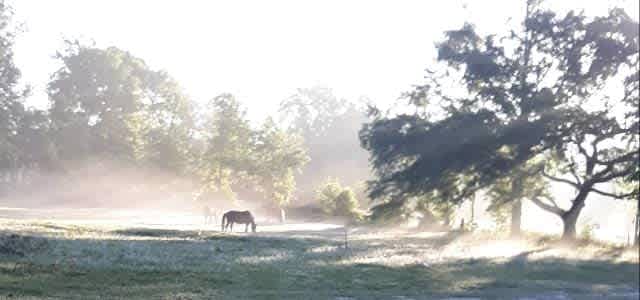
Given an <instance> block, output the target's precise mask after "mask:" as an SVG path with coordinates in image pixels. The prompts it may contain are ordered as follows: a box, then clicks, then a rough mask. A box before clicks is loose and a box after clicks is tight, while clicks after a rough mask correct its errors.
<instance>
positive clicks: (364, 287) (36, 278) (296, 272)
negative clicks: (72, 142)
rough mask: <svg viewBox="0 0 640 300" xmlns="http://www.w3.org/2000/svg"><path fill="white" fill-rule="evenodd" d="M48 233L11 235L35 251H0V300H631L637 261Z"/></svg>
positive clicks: (279, 240) (438, 242) (450, 247)
mask: <svg viewBox="0 0 640 300" xmlns="http://www.w3.org/2000/svg"><path fill="white" fill-rule="evenodd" d="M23 225H24V224H23ZM48 226H49V227H43V226H41V225H40V224H27V226H22V227H20V229H19V230H18V229H15V228H14V229H13V230H12V232H18V233H21V234H25V233H29V234H35V235H38V236H40V237H44V238H46V241H47V242H46V246H45V248H44V249H39V250H37V251H36V250H34V252H32V253H29V254H28V255H27V256H25V257H19V256H15V255H14V256H10V255H3V254H2V253H0V298H1V297H2V296H9V295H12V296H32V297H42V298H47V297H53V298H64V299H69V298H75V299H88V298H92V299H95V298H100V297H101V298H104V299H113V298H126V299H148V298H154V299H243V298H257V299H335V298H337V297H353V298H356V299H390V298H393V297H397V296H405V297H410V298H413V299H430V298H434V297H435V298H444V297H446V296H450V295H454V296H458V297H460V296H469V297H471V296H477V297H485V298H507V299H509V298H513V297H516V296H531V295H534V296H535V295H544V294H545V293H549V292H560V293H565V294H567V295H571V296H573V297H576V298H585V297H594V299H596V298H600V296H603V295H604V296H607V295H608V296H613V295H614V294H615V293H618V294H620V295H622V294H623V293H627V295H629V293H636V294H633V295H635V296H633V295H632V296H630V297H631V299H634V298H637V291H638V279H639V278H638V277H639V275H638V260H637V257H635V258H634V257H633V255H632V256H631V257H632V259H626V258H625V259H621V258H620V257H623V256H624V255H622V254H621V253H622V252H621V251H627V250H624V249H618V250H619V251H618V252H615V253H614V252H612V249H613V250H615V249H614V248H611V249H609V248H608V249H599V248H598V249H595V250H594V249H588V248H582V249H579V250H578V251H575V249H571V251H572V253H573V252H576V253H577V254H576V255H573V256H569V255H565V254H558V253H560V252H558V253H556V254H553V253H552V254H548V255H542V253H547V252H548V251H551V250H554V249H551V250H547V249H548V248H544V249H539V248H536V249H538V250H533V251H532V250H531V249H524V250H527V251H524V250H521V249H514V250H513V254H510V255H497V256H493V257H491V256H488V257H485V256H476V255H473V253H475V252H474V251H473V250H474V249H479V248H474V247H480V246H482V245H484V244H482V243H481V240H480V239H476V238H475V237H469V236H462V235H460V234H458V233H448V234H444V235H432V236H430V235H424V236H416V235H411V234H401V233H393V234H385V233H368V232H363V233H361V234H353V235H352V236H351V237H350V248H349V250H348V251H345V249H343V242H342V240H341V238H340V234H339V233H340V232H339V231H331V230H328V231H320V232H296V233H258V234H220V233H217V232H205V233H203V234H198V232H195V231H180V230H169V229H150V228H130V229H127V228H119V229H112V230H105V229H96V228H90V227H79V226H55V225H51V224H49V225H48ZM25 228H26V229H25ZM9 230H11V228H9ZM60 231H62V233H61V232H60ZM27 240H28V239H27ZM500 242H501V241H495V240H494V241H489V242H488V243H491V244H499V243H500ZM485 244H487V242H485ZM532 244H534V245H535V243H532ZM505 247H506V246H505ZM532 247H534V246H532ZM583 247H587V246H583ZM465 249H467V250H469V249H470V250H469V251H470V252H469V251H467V250H465ZM465 251H467V252H469V253H471V255H470V254H465V253H467V252H465ZM554 251H555V250H554ZM586 252H590V253H591V254H592V255H590V256H586V255H582V253H586ZM562 253H564V252H562ZM602 253H607V254H606V256H605V255H604V254H602ZM626 257H629V256H628V255H627V256H626ZM623 298H624V297H623ZM618 299H622V298H618Z"/></svg>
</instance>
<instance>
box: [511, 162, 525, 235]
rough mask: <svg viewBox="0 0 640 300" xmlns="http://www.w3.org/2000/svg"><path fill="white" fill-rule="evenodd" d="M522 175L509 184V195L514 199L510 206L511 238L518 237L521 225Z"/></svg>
mask: <svg viewBox="0 0 640 300" xmlns="http://www.w3.org/2000/svg"><path fill="white" fill-rule="evenodd" d="M522 176H524V175H523V174H519V175H517V177H516V178H515V179H514V180H513V181H512V182H511V195H513V196H514V197H515V198H516V199H514V200H513V204H511V237H519V236H520V234H521V233H522V232H521V226H520V225H521V224H522V199H521V198H522V196H523V195H522V190H523V189H524V187H523V180H524V179H523V178H522Z"/></svg>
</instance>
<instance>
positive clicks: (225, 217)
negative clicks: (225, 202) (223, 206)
mask: <svg viewBox="0 0 640 300" xmlns="http://www.w3.org/2000/svg"><path fill="white" fill-rule="evenodd" d="M226 219H227V214H223V215H222V225H220V231H224V220H226Z"/></svg>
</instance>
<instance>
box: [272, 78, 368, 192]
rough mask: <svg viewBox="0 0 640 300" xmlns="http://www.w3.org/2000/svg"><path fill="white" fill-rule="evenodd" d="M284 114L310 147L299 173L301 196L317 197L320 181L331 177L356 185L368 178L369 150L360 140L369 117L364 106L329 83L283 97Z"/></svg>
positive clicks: (293, 128)
mask: <svg viewBox="0 0 640 300" xmlns="http://www.w3.org/2000/svg"><path fill="white" fill-rule="evenodd" d="M280 116H281V120H282V122H283V123H284V124H287V125H288V130H289V131H290V132H292V133H297V134H300V135H301V136H302V137H303V140H304V147H305V148H307V149H308V150H307V151H308V155H309V158H310V161H309V163H308V164H306V165H305V166H304V168H303V171H302V173H301V174H300V175H298V176H297V177H298V184H299V189H298V190H299V191H300V192H299V194H300V197H301V198H307V199H311V198H313V197H314V190H315V188H316V186H317V185H318V182H321V181H322V180H324V179H325V178H327V177H337V178H339V179H340V181H342V182H343V183H345V184H348V185H352V186H355V185H357V184H358V183H359V182H362V181H364V180H366V179H368V177H369V166H368V163H367V153H366V152H365V151H363V149H362V148H361V147H360V145H359V142H358V130H359V129H360V127H361V126H362V124H363V123H364V122H366V120H367V117H366V113H365V112H364V110H363V109H361V108H359V107H357V106H356V104H354V103H352V102H349V101H346V100H343V99H339V98H338V97H336V96H335V95H334V93H333V91H332V90H331V89H329V88H327V87H323V86H314V87H311V88H306V89H298V90H297V91H296V93H295V94H294V95H292V96H291V97H289V98H287V99H285V100H284V101H282V103H281V104H280ZM359 196H364V195H359Z"/></svg>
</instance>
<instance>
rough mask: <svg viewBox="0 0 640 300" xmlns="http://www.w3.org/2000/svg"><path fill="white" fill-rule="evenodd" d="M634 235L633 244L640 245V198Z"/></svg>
mask: <svg viewBox="0 0 640 300" xmlns="http://www.w3.org/2000/svg"><path fill="white" fill-rule="evenodd" d="M634 233H635V234H634V236H633V245H634V246H636V247H637V246H639V245H640V200H638V206H637V207H636V219H635V223H634Z"/></svg>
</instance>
